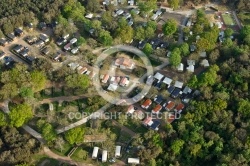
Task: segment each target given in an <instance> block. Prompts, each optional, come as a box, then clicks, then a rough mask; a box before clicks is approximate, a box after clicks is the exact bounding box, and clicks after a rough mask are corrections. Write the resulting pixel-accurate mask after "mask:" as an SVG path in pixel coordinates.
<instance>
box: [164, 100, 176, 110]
mask: <svg viewBox="0 0 250 166" xmlns="http://www.w3.org/2000/svg"><path fill="white" fill-rule="evenodd" d="M174 106H175V103H174V102H173V101H169V102H168V104H167V106H166V109H167V110H171V109H173V108H174Z"/></svg>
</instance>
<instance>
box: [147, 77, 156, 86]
mask: <svg viewBox="0 0 250 166" xmlns="http://www.w3.org/2000/svg"><path fill="white" fill-rule="evenodd" d="M153 82H154V77H153V76H152V75H150V76H148V78H147V81H146V84H147V85H151V84H152V83H153Z"/></svg>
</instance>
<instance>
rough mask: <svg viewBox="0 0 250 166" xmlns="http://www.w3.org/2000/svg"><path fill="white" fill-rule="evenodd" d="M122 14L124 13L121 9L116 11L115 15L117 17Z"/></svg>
mask: <svg viewBox="0 0 250 166" xmlns="http://www.w3.org/2000/svg"><path fill="white" fill-rule="evenodd" d="M123 13H124V11H123V10H122V9H120V10H117V12H116V14H117V15H118V16H119V15H122V14H123Z"/></svg>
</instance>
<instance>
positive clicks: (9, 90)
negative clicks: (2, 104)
mask: <svg viewBox="0 0 250 166" xmlns="http://www.w3.org/2000/svg"><path fill="white" fill-rule="evenodd" d="M17 95H18V88H17V86H16V84H14V83H8V84H4V85H3V86H2V88H1V90H0V98H1V99H8V98H13V97H15V96H17Z"/></svg>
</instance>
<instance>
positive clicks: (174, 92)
mask: <svg viewBox="0 0 250 166" xmlns="http://www.w3.org/2000/svg"><path fill="white" fill-rule="evenodd" d="M180 94H181V89H179V88H175V89H174V91H173V92H172V93H171V97H173V98H174V99H175V98H177V97H179V95H180Z"/></svg>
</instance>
